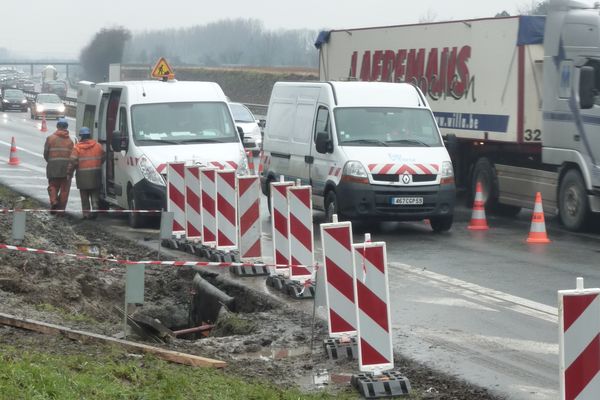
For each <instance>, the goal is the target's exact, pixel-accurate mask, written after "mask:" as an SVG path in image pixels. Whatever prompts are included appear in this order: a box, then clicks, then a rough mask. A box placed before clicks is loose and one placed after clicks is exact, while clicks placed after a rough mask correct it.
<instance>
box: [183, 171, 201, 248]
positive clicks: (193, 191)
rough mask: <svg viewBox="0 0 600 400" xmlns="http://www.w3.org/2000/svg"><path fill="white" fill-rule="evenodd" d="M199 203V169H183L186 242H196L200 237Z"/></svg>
mask: <svg viewBox="0 0 600 400" xmlns="http://www.w3.org/2000/svg"><path fill="white" fill-rule="evenodd" d="M201 208H202V207H201V201H200V167H198V166H195V165H194V166H188V167H185V220H186V225H185V236H186V237H187V239H188V240H193V241H198V240H200V239H201V236H202V218H201V217H200V210H201Z"/></svg>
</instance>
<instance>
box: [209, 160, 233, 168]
mask: <svg viewBox="0 0 600 400" xmlns="http://www.w3.org/2000/svg"><path fill="white" fill-rule="evenodd" d="M209 164H210V165H211V166H213V167H215V168H218V169H233V170H237V167H238V165H237V163H236V162H235V161H211V162H209Z"/></svg>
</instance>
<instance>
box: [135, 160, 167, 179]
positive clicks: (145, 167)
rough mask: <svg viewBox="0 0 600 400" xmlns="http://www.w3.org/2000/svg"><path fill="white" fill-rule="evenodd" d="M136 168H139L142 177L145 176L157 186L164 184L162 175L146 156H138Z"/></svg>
mask: <svg viewBox="0 0 600 400" xmlns="http://www.w3.org/2000/svg"><path fill="white" fill-rule="evenodd" d="M138 168H139V169H140V172H141V173H142V175H143V176H144V178H146V179H147V180H148V181H149V182H151V183H154V184H155V185H159V186H166V185H165V181H164V180H163V178H162V176H160V174H159V173H158V171H157V170H156V168H154V165H152V163H151V162H150V160H148V158H147V157H146V156H141V157H140V159H139V161H138Z"/></svg>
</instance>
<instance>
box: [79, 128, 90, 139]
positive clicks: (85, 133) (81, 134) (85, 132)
mask: <svg viewBox="0 0 600 400" xmlns="http://www.w3.org/2000/svg"><path fill="white" fill-rule="evenodd" d="M90 135H91V132H90V128H88V127H87V126H82V127H81V129H79V137H81V138H82V139H84V138H89V137H90Z"/></svg>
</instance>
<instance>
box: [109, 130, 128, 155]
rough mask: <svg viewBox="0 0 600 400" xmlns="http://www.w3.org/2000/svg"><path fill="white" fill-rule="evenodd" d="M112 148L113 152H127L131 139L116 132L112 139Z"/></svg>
mask: <svg viewBox="0 0 600 400" xmlns="http://www.w3.org/2000/svg"><path fill="white" fill-rule="evenodd" d="M110 146H111V147H112V149H113V151H123V150H125V151H127V149H128V148H129V138H128V137H127V136H126V135H123V134H122V133H121V132H120V131H114V132H113V134H112V138H111V143H110Z"/></svg>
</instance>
